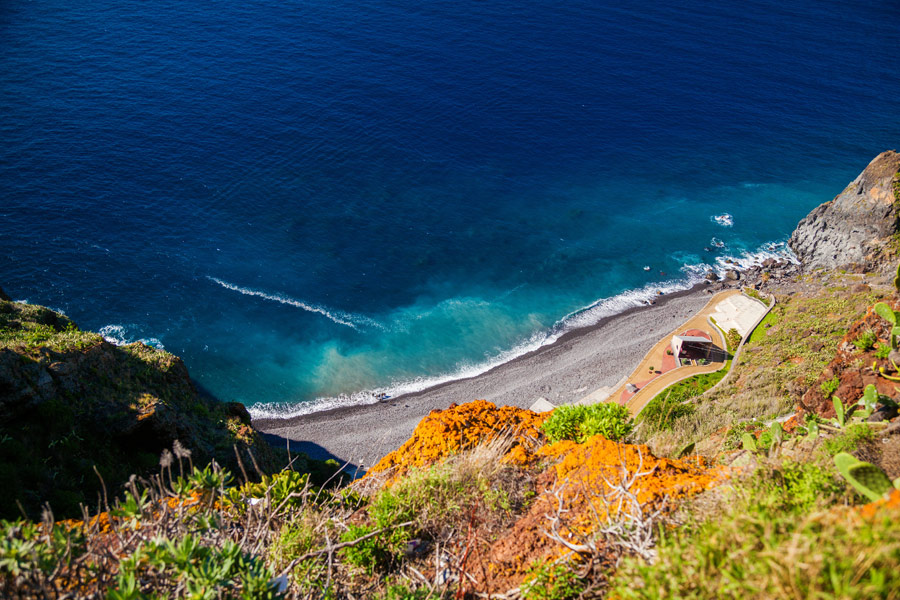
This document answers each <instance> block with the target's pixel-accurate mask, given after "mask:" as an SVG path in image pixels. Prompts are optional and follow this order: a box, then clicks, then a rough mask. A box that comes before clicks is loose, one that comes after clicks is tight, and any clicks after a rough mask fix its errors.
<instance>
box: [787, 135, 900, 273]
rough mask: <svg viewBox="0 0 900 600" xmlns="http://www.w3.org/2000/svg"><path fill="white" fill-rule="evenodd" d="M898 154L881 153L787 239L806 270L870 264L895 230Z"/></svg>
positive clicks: (899, 194) (899, 185) (899, 178)
mask: <svg viewBox="0 0 900 600" xmlns="http://www.w3.org/2000/svg"><path fill="white" fill-rule="evenodd" d="M898 171H900V154H898V153H897V152H895V151H893V150H888V151H887V152H882V153H881V154H879V155H878V156H877V157H875V160H873V161H872V162H870V163H869V166H868V167H866V168H865V170H864V171H863V172H862V173H860V175H859V177H857V178H856V179H854V180H853V181H852V182H851V183H850V185H848V186H847V187H846V189H844V191H843V192H841V193H840V194H839V195H838V196H837V197H835V199H834V200H832V201H830V202H826V203H825V204H822V205H821V206H819V207H817V208H816V209H814V210H813V211H812V212H811V213H809V214H808V215H807V216H806V217H804V218H803V220H802V221H800V223H799V224H798V225H797V228H796V229H795V230H794V233H793V234H791V239H790V240H789V241H788V244H789V245H790V247H791V249H792V250H793V251H794V253H795V254H796V255H797V257H798V258H799V259H800V261H801V262H802V263H803V266H804V267H805V268H812V269H815V268H826V269H836V268H839V267H848V266H850V267H852V266H856V267H860V268H864V267H866V266H868V267H871V266H873V265H872V263H873V262H877V259H878V256H879V255H880V254H881V251H882V249H884V248H885V246H886V245H887V244H888V243H889V242H890V240H891V236H893V235H894V234H895V233H896V232H897V230H898V226H897V225H898V215H897V207H896V204H897V203H898V202H900V183H898V182H900V173H898Z"/></svg>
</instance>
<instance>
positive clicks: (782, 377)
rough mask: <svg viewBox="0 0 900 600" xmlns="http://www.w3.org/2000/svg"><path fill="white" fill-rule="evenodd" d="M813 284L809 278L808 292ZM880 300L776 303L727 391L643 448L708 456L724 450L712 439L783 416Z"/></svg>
mask: <svg viewBox="0 0 900 600" xmlns="http://www.w3.org/2000/svg"><path fill="white" fill-rule="evenodd" d="M817 277H818V276H817V275H807V276H806V279H807V280H808V281H807V285H809V284H814V283H815V282H817V281H818V279H817ZM878 299H880V296H879V294H878V293H877V292H871V291H870V292H859V293H849V292H845V293H841V294H840V295H835V296H832V295H825V294H823V293H822V292H821V289H820V290H817V291H814V292H812V293H802V294H801V293H797V294H794V295H792V296H782V297H779V299H778V303H777V304H776V305H775V306H774V307H773V308H772V310H771V311H770V312H769V314H768V315H766V317H765V318H764V319H763V321H762V322H761V323H760V325H759V326H758V327H757V328H756V329H755V330H754V331H753V333H752V334H751V335H750V338H749V339H748V340H747V341H746V342H745V343H744V347H743V350H742V351H741V357H740V360H739V361H738V362H737V364H735V365H734V374H733V375H732V378H731V379H730V380H729V382H728V384H726V385H724V386H722V387H720V388H717V389H716V390H715V391H713V392H711V393H710V394H707V395H705V396H703V398H702V399H701V400H699V401H698V402H696V406H695V410H694V411H693V413H691V414H685V415H681V416H679V417H677V418H670V419H669V420H668V427H667V429H665V430H661V431H656V432H652V433H650V434H648V436H647V438H646V440H645V441H646V442H647V443H649V444H650V446H651V448H653V450H654V451H655V452H656V453H657V454H663V455H669V454H672V453H675V452H677V451H678V450H679V449H680V448H683V447H684V446H685V445H687V444H689V443H692V442H697V443H698V445H697V448H696V449H697V451H698V452H700V453H703V454H706V455H708V456H713V455H715V453H716V452H717V451H718V450H719V446H720V444H721V439H720V438H717V437H716V436H715V435H714V434H715V433H716V432H718V431H725V430H727V428H728V427H729V426H731V425H732V424H733V423H738V422H744V421H750V420H754V419H758V420H763V421H765V420H768V419H772V418H776V417H779V416H782V415H784V414H787V413H788V412H790V411H791V410H793V408H794V406H795V405H796V403H797V401H798V400H799V399H800V398H801V397H802V395H803V393H805V392H806V390H807V389H808V388H809V386H810V385H812V384H813V383H814V382H815V381H816V379H817V378H818V376H819V374H820V373H821V372H822V369H823V368H824V367H825V365H826V364H827V363H828V361H829V360H831V358H832V357H833V356H834V354H835V351H836V350H837V347H838V344H840V341H841V338H842V337H843V336H844V335H845V334H846V333H847V329H848V326H849V324H850V323H852V322H853V321H855V320H857V319H859V318H861V317H862V315H864V314H865V312H866V310H867V309H868V307H869V306H871V305H872V304H873V303H874V302H875V301H877V300H878Z"/></svg>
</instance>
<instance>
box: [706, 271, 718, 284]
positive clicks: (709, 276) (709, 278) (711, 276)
mask: <svg viewBox="0 0 900 600" xmlns="http://www.w3.org/2000/svg"><path fill="white" fill-rule="evenodd" d="M706 280H707V281H718V280H719V276H718V275H716V272H715V271H713V270H712V269H710V270H709V271H707V272H706Z"/></svg>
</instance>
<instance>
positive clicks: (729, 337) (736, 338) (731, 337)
mask: <svg viewBox="0 0 900 600" xmlns="http://www.w3.org/2000/svg"><path fill="white" fill-rule="evenodd" d="M725 339H726V341H727V343H728V353H729V354H734V353H735V352H736V351H737V348H738V346H740V345H741V340H742V339H743V338H742V337H741V334H740V332H738V330H737V329H735V328H734V327H732V328H731V329H729V330H728V333H726V334H725Z"/></svg>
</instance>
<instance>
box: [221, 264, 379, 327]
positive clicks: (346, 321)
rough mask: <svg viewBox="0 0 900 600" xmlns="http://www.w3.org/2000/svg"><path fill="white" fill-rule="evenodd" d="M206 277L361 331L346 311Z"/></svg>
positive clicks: (366, 321)
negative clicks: (332, 309) (329, 308)
mask: <svg viewBox="0 0 900 600" xmlns="http://www.w3.org/2000/svg"><path fill="white" fill-rule="evenodd" d="M206 278H207V279H209V280H210V281H214V282H216V283H218V284H219V285H221V286H222V287H223V288H225V289H228V290H232V291H234V292H238V293H241V294H244V295H245V296H256V297H257V298H262V299H264V300H271V301H272V302H278V303H279V304H286V305H288V306H294V307H296V308H299V309H302V310H305V311H307V312H311V313H316V314H319V315H322V316H323V317H325V318H326V319H329V320H331V321H333V322H335V323H337V324H338V325H344V326H346V327H350V328H351V329H355V330H357V331H359V327H357V325H358V323H354V322H353V319H354V317H353V316H352V315H349V314H347V313H345V312H342V311H335V312H331V311H329V310H327V309H325V308H322V307H321V306H316V305H314V304H307V303H306V302H303V301H302V300H296V299H294V298H291V297H290V296H285V295H283V294H267V293H266V292H261V291H259V290H253V289H250V288H245V287H241V286H239V285H235V284H233V283H228V282H227V281H223V280H222V279H219V278H218V277H211V276H209V275H207V276H206ZM356 320H357V321H358V322H359V321H362V322H364V323H366V324H369V325H376V326H377V325H378V324H377V323H375V322H374V321H372V320H371V319H368V318H365V317H362V318H356Z"/></svg>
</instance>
